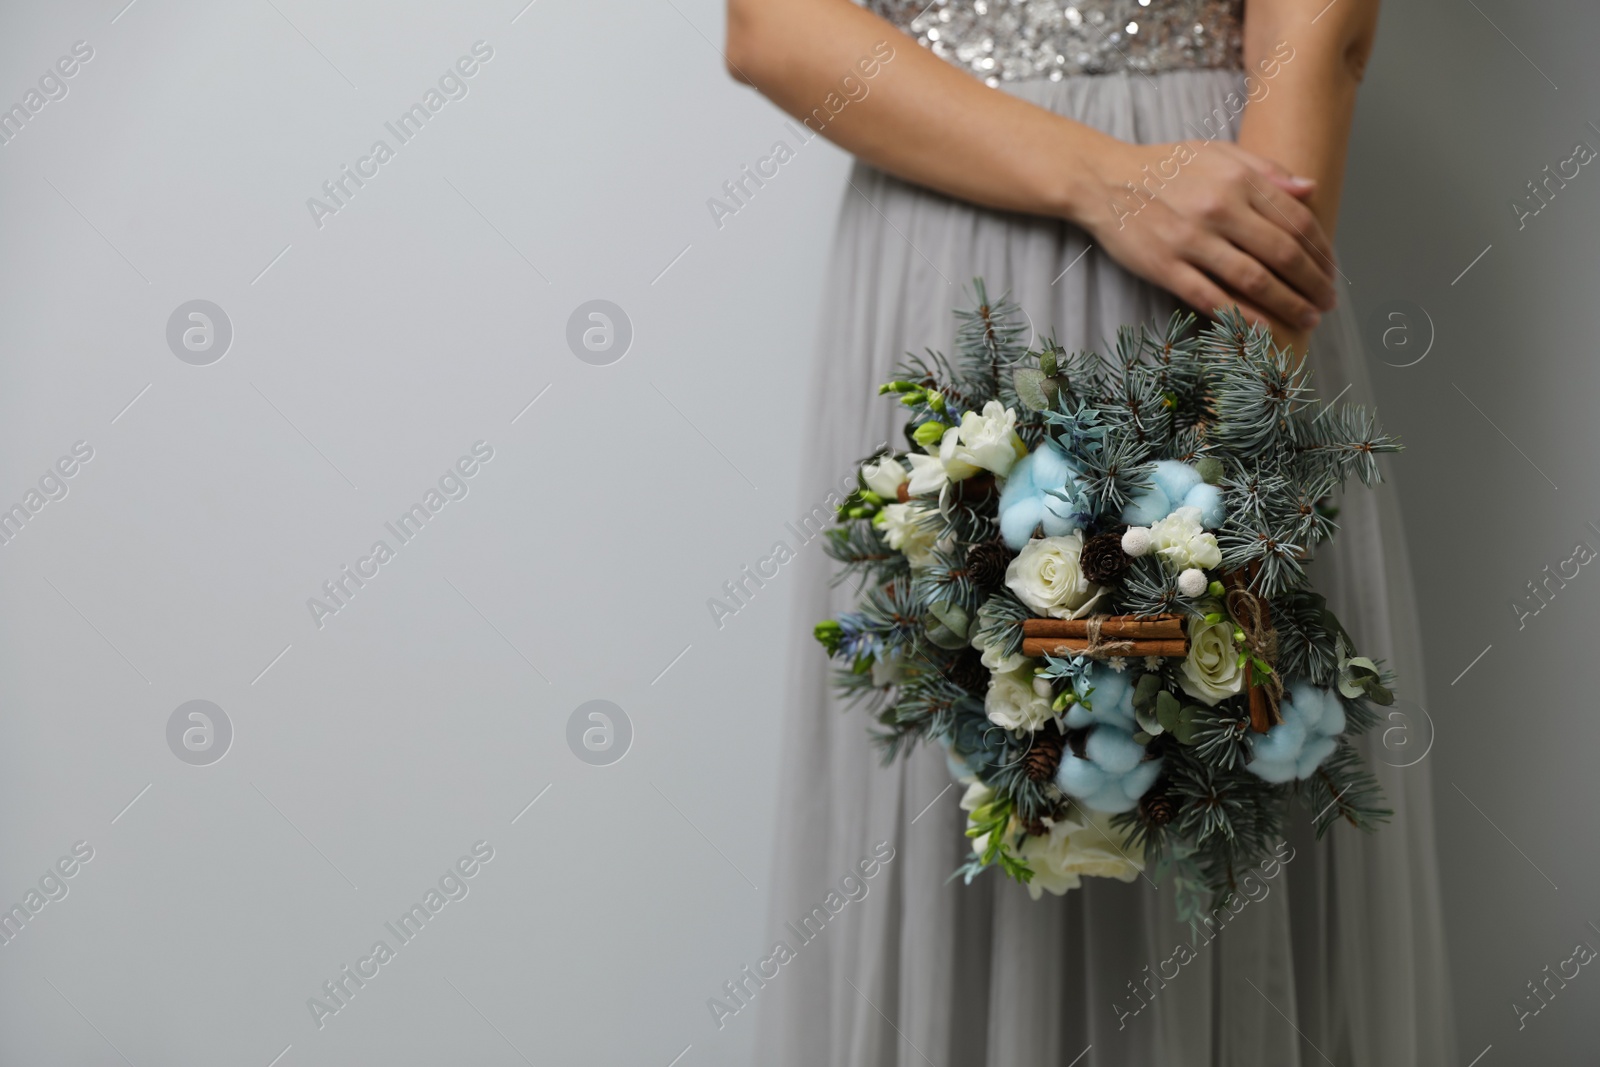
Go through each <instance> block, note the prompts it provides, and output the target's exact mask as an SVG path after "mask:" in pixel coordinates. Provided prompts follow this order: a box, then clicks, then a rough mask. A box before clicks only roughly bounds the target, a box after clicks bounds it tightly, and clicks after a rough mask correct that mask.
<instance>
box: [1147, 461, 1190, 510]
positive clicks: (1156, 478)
mask: <svg viewBox="0 0 1600 1067" xmlns="http://www.w3.org/2000/svg"><path fill="white" fill-rule="evenodd" d="M1150 480H1151V481H1152V482H1154V483H1155V486H1156V488H1157V489H1159V490H1161V491H1162V492H1163V493H1165V494H1166V497H1167V499H1168V500H1182V499H1183V498H1184V496H1185V494H1187V493H1188V492H1189V490H1191V489H1193V488H1194V487H1195V486H1197V485H1200V484H1201V482H1200V472H1199V471H1197V470H1195V469H1194V468H1193V467H1191V466H1189V465H1188V464H1187V463H1183V462H1180V461H1179V460H1175V459H1164V460H1161V461H1160V462H1159V463H1157V464H1156V467H1155V470H1153V471H1151V472H1150Z"/></svg>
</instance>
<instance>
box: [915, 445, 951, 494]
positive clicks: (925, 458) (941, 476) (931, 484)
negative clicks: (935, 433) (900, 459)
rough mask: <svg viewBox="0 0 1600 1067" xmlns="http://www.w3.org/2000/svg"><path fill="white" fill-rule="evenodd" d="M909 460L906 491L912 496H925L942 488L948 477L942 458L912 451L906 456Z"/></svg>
mask: <svg viewBox="0 0 1600 1067" xmlns="http://www.w3.org/2000/svg"><path fill="white" fill-rule="evenodd" d="M906 459H908V460H910V461H911V480H910V484H908V485H907V486H906V492H908V493H910V494H911V495H912V496H927V495H928V494H929V493H937V492H939V491H940V490H941V489H943V488H944V483H945V482H947V481H949V480H950V479H949V477H948V476H947V475H946V474H945V472H944V460H942V459H940V458H939V457H938V456H936V455H923V454H922V453H920V452H912V453H911V454H910V455H908V456H906Z"/></svg>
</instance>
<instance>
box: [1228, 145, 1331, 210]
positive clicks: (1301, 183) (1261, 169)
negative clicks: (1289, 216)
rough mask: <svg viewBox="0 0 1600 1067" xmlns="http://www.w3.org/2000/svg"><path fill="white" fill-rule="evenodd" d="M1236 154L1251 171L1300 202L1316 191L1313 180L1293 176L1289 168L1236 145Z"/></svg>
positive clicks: (1296, 175) (1315, 184)
mask: <svg viewBox="0 0 1600 1067" xmlns="http://www.w3.org/2000/svg"><path fill="white" fill-rule="evenodd" d="M1233 148H1234V154H1235V155H1237V156H1238V157H1239V159H1240V160H1241V161H1242V162H1243V163H1244V164H1245V165H1246V166H1248V167H1249V168H1250V169H1251V170H1253V171H1255V172H1256V173H1257V174H1260V175H1261V176H1262V177H1264V178H1266V179H1267V180H1268V181H1270V182H1272V184H1274V185H1276V186H1277V187H1278V188H1280V189H1282V190H1283V191H1284V192H1286V193H1288V194H1289V195H1290V196H1292V197H1295V198H1296V199H1298V200H1304V199H1305V198H1306V197H1308V196H1310V195H1311V194H1312V193H1313V192H1315V191H1316V188H1317V183H1316V180H1315V179H1313V178H1302V177H1300V176H1299V175H1298V174H1292V173H1290V171H1289V168H1287V167H1285V166H1283V165H1282V164H1281V163H1278V162H1276V161H1274V160H1271V159H1268V158H1266V157H1265V156H1258V155H1256V154H1255V153H1254V152H1251V151H1248V150H1246V149H1243V148H1240V147H1239V146H1238V145H1234V146H1233Z"/></svg>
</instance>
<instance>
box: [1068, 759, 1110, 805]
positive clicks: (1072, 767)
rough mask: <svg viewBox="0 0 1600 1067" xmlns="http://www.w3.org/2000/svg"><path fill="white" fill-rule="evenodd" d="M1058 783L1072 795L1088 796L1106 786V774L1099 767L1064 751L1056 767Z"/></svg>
mask: <svg viewBox="0 0 1600 1067" xmlns="http://www.w3.org/2000/svg"><path fill="white" fill-rule="evenodd" d="M1056 785H1058V786H1060V787H1061V791H1062V792H1063V793H1065V794H1067V795H1068V796H1070V797H1086V796H1090V795H1092V794H1094V793H1095V792H1098V791H1099V790H1101V789H1104V788H1105V785H1106V775H1105V772H1104V771H1102V770H1101V769H1100V768H1099V767H1096V766H1095V765H1094V764H1093V763H1090V762H1089V761H1088V760H1086V759H1079V758H1078V757H1077V756H1074V755H1073V754H1072V753H1070V752H1067V753H1063V754H1062V757H1061V766H1060V767H1057V768H1056Z"/></svg>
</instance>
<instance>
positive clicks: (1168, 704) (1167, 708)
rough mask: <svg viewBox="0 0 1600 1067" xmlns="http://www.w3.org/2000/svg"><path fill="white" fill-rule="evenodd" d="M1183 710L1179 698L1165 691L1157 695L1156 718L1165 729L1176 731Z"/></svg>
mask: <svg viewBox="0 0 1600 1067" xmlns="http://www.w3.org/2000/svg"><path fill="white" fill-rule="evenodd" d="M1182 712H1183V708H1182V706H1181V705H1179V703H1178V698H1177V697H1175V696H1173V695H1172V694H1171V693H1169V692H1167V691H1166V690H1165V689H1163V690H1162V691H1161V692H1160V693H1157V694H1156V718H1157V719H1158V720H1159V721H1160V722H1161V725H1162V727H1163V728H1164V729H1167V730H1172V729H1176V728H1177V725H1178V721H1179V718H1180V717H1181V715H1182Z"/></svg>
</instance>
